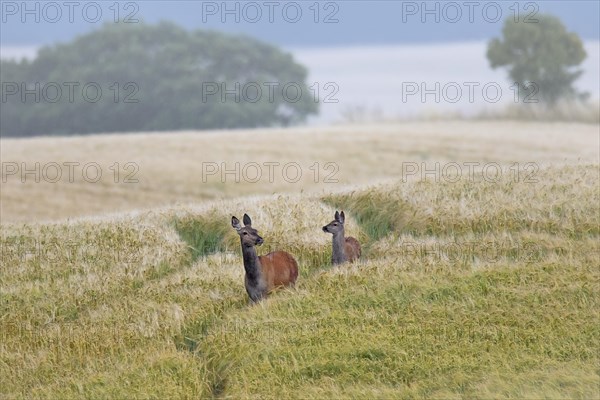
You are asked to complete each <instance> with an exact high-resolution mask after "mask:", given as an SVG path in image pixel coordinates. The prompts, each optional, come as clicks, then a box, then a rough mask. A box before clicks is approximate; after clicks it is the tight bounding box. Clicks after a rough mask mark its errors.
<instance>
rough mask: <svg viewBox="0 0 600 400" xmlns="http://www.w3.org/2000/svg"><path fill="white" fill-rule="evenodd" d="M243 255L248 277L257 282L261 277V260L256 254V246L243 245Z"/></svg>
mask: <svg viewBox="0 0 600 400" xmlns="http://www.w3.org/2000/svg"><path fill="white" fill-rule="evenodd" d="M242 256H243V257H244V270H246V277H247V278H248V280H249V281H251V282H257V281H258V279H259V278H260V274H261V272H260V261H259V260H258V256H257V255H256V248H255V247H254V246H252V247H246V246H244V245H242Z"/></svg>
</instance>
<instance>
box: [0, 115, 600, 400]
mask: <svg viewBox="0 0 600 400" xmlns="http://www.w3.org/2000/svg"><path fill="white" fill-rule="evenodd" d="M598 140H599V137H598V126H597V125H586V124H548V123H524V122H489V121H488V122H461V121H456V122H441V121H440V122H414V123H404V124H382V125H357V126H337V127H328V128H295V129H285V130H284V129H272V130H256V131H230V132H208V133H200V132H196V133H195V132H182V133H176V132H173V133H162V134H158V133H156V134H154V133H148V134H139V135H133V134H132V135H125V136H116V135H106V136H94V137H88V138H79V137H70V138H61V139H58V140H57V139H55V138H53V139H44V138H36V139H27V140H12V139H11V140H5V139H2V141H1V144H2V146H1V156H2V162H3V170H2V172H3V175H2V179H3V180H2V191H1V193H0V200H1V217H2V223H1V225H0V227H1V233H0V244H1V246H2V247H1V251H2V257H1V264H0V398H3V399H26V398H27V399H29V398H47V399H75V398H94V399H105V398H140V399H146V398H152V399H163V398H194V399H196V398H224V399H226V398H235V399H237V398H273V399H275V398H277V399H279V398H315V399H322V398H381V399H388V398H417V397H426V398H440V399H441V398H443V399H449V398H465V397H467V398H481V399H488V398H519V399H521V398H530V399H534V398H535V399H538V398H578V399H592V398H599V397H600V389H599V387H600V367H599V361H600V360H599V350H600V315H599V313H598V310H600V294H599V293H600V270H599V259H600V241H599V238H600V172H599V167H600V162H599V160H598ZM36 162H39V163H40V173H39V175H40V179H39V183H38V182H35V178H36V176H35V168H34V167H31V166H32V165H34V164H35V163H36ZM65 162H68V163H79V165H75V164H68V165H72V166H74V167H76V168H75V173H74V174H73V179H72V182H71V181H70V180H69V176H67V174H65V173H63V174H62V176H61V179H59V180H57V181H56V182H50V181H52V180H54V178H55V174H54V173H53V171H52V166H53V165H54V164H51V163H56V164H59V165H62V164H63V163H65ZM91 162H95V163H97V164H98V166H100V168H101V170H102V172H103V175H102V177H101V178H99V179H98V181H96V182H90V181H93V179H91V178H92V176H90V175H82V174H81V167H82V166H83V165H84V164H86V163H91ZM222 162H224V163H228V165H226V167H227V168H232V169H234V168H235V167H232V165H235V163H240V171H242V170H243V168H244V166H247V165H248V164H249V163H257V164H259V165H263V163H269V162H279V163H281V165H283V164H285V163H297V164H298V165H299V166H300V170H301V171H302V176H301V177H300V178H298V180H297V181H296V182H292V181H293V180H294V179H296V175H294V176H293V178H294V179H291V177H290V176H288V175H281V169H279V170H275V171H276V172H275V176H274V177H273V179H272V182H271V179H270V177H269V176H268V174H263V176H261V179H259V180H254V179H248V178H249V176H245V177H244V176H241V179H240V181H239V182H235V173H233V174H230V175H226V176H225V179H222V176H221V175H220V173H215V174H213V173H212V170H210V172H211V174H208V172H209V170H207V168H212V167H214V165H215V164H210V165H209V164H204V166H203V164H202V163H216V164H217V165H219V167H220V164H221V163H222ZM7 163H10V164H7ZM114 163H119V167H118V168H116V167H115V168H113V169H110V167H111V166H113V165H114ZM126 163H133V164H130V166H132V165H133V169H131V170H127V169H125V168H124V165H125V164H126ZM315 163H318V165H319V166H318V168H317V167H315V168H312V169H311V167H313V166H314V165H315ZM327 163H332V164H329V165H328V166H329V169H327V168H325V164H327ZM423 163H425V164H423ZM436 163H439V164H437V165H439V167H437V166H436ZM469 163H470V164H469ZM15 164H16V165H17V166H18V167H19V168H20V167H21V166H22V164H25V166H27V168H29V169H33V170H34V172H32V173H30V174H25V175H24V176H22V175H21V171H18V170H17V171H16V172H15V171H14V170H13V167H14V165H15ZM5 165H6V166H7V167H6V168H5ZM49 165H50V166H49ZM332 165H333V167H331V166H332ZM456 165H458V166H459V167H458V168H457V167H456ZM465 165H472V166H473V170H472V171H471V172H472V173H469V174H466V173H464V171H465V169H464V168H465V167H464V166H465ZM490 165H492V166H493V168H492V170H493V171H492V172H490V169H489V168H488V166H490ZM44 166H46V170H45V171H42V170H43V168H44ZM450 166H451V167H450ZM496 166H499V167H500V170H499V171H500V173H497V171H498V169H497V168H496ZM78 168H79V169H78ZM415 168H416V170H415ZM115 170H117V171H119V173H118V174H117V175H118V176H117V178H118V179H114V178H115V172H114V171H115ZM315 170H318V171H319V176H318V179H315V175H314V174H315ZM78 171H79V172H78ZM132 171H135V173H134V175H133V176H130V178H131V179H137V180H138V182H128V183H126V182H124V180H125V175H127V174H130V173H132ZM263 171H266V169H265V170H263ZM277 171H279V175H278V172H277ZM332 171H335V174H334V175H333V176H332V177H331V176H330V177H331V179H334V180H336V182H328V181H327V182H326V181H325V180H326V179H325V177H326V176H327V174H331V173H332ZM427 171H433V172H429V173H425V172H427ZM494 171H496V172H494ZM63 172H64V170H63ZM89 172H90V173H91V171H89ZM246 172H249V170H247V171H246ZM51 173H52V174H51ZM44 174H51V175H44ZM240 174H241V172H240ZM490 174H491V175H490ZM204 175H206V179H205V181H204V179H203V177H204ZM94 177H95V176H94ZM23 178H24V179H23ZM32 179H33V181H32ZM232 179H233V180H232ZM339 209H343V210H345V214H346V220H347V222H346V233H347V234H348V235H352V236H354V237H356V238H358V239H359V240H360V241H361V243H362V245H363V257H362V258H361V260H360V262H358V263H355V264H344V265H341V266H337V267H331V266H330V265H329V264H330V257H331V237H330V236H329V235H327V234H325V233H323V232H322V231H321V226H323V225H324V224H326V223H328V222H329V221H331V219H332V217H333V214H334V212H335V210H339ZM244 213H248V214H249V215H250V216H251V217H252V220H253V227H255V228H256V229H258V231H259V233H260V234H261V236H262V237H263V238H264V239H265V244H264V245H263V246H262V247H259V248H258V252H259V254H265V253H267V252H268V251H271V250H275V249H278V250H286V251H288V252H290V253H292V254H294V256H295V257H296V258H297V260H298V261H299V266H300V276H299V278H298V282H297V285H296V287H295V288H293V289H284V290H280V291H278V292H277V293H274V294H273V295H271V296H270V297H269V298H268V299H267V300H265V301H262V302H260V303H258V304H256V305H250V304H249V303H248V298H247V295H246V292H245V289H244V283H243V281H244V270H243V262H242V258H241V251H240V245H239V238H238V236H237V234H236V232H235V231H234V230H233V229H232V227H231V225H230V218H231V215H236V216H237V217H238V218H239V217H241V216H242V215H243V214H244Z"/></svg>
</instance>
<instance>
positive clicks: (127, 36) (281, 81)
mask: <svg viewBox="0 0 600 400" xmlns="http://www.w3.org/2000/svg"><path fill="white" fill-rule="evenodd" d="M1 75H2V76H1V81H2V111H1V123H0V134H1V135H2V136H32V135H53V134H54V135H57V134H58V135H60V134H73V133H76V134H86V133H96V132H118V131H122V132H126V131H127V132H129V131H145V130H179V129H225V128H241V127H259V126H273V125H288V124H293V123H298V122H301V121H303V120H305V119H306V117H307V116H308V115H309V114H312V113H316V112H317V111H318V99H315V97H314V96H313V92H312V91H311V90H309V88H308V87H307V84H306V82H305V80H306V78H307V70H306V68H305V67H303V66H302V65H300V64H298V63H296V62H295V60H294V59H293V57H292V56H291V54H288V53H285V52H283V51H281V50H280V49H278V48H276V47H274V46H271V45H269V44H266V43H263V42H260V41H258V40H255V39H252V38H249V37H245V36H230V35H226V34H222V33H218V32H213V31H205V30H198V31H187V30H184V29H182V28H180V27H178V26H176V25H174V24H172V23H165V22H163V23H160V24H157V25H150V24H146V23H140V24H107V25H105V26H103V27H102V28H100V29H98V30H96V31H94V32H91V33H89V34H86V35H83V36H80V37H78V38H76V39H75V40H74V41H72V42H70V43H65V44H57V45H53V46H48V47H44V48H42V49H40V51H39V53H38V56H37V57H36V58H35V59H34V60H32V61H28V60H21V61H2V63H1Z"/></svg>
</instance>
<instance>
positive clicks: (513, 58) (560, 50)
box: [487, 14, 586, 105]
mask: <svg viewBox="0 0 600 400" xmlns="http://www.w3.org/2000/svg"><path fill="white" fill-rule="evenodd" d="M585 57H586V52H585V50H584V48H583V43H582V41H581V39H580V38H579V36H577V34H576V33H574V32H568V31H567V29H566V28H565V26H564V25H563V24H562V23H561V21H560V20H559V19H558V18H556V17H554V16H551V15H545V14H544V15H537V16H536V21H523V20H520V21H518V22H517V21H514V19H513V18H508V19H507V20H506V21H505V23H504V27H503V29H502V37H501V38H496V39H493V40H492V41H491V42H490V43H489V45H488V49H487V58H488V60H489V62H490V65H491V67H492V68H494V69H495V68H498V67H506V68H508V74H509V76H510V78H511V79H512V80H513V81H514V82H516V83H517V84H518V85H519V86H520V90H519V94H520V96H521V97H522V98H525V97H527V98H528V99H529V100H535V99H539V100H540V101H541V102H542V103H545V104H547V105H553V104H555V103H556V102H557V101H558V100H560V99H576V98H578V99H581V98H584V97H585V94H583V93H578V92H577V91H576V90H575V88H574V87H573V82H574V81H575V80H576V79H577V78H579V76H580V75H581V74H582V72H583V71H582V70H580V69H576V66H578V65H579V64H581V62H582V61H583V60H584V59H585ZM536 92H537V93H536Z"/></svg>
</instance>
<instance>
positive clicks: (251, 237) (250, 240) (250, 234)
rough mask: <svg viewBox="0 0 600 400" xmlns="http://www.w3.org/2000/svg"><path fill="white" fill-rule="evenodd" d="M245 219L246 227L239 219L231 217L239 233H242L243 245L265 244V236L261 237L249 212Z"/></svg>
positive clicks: (233, 225) (232, 224)
mask: <svg viewBox="0 0 600 400" xmlns="http://www.w3.org/2000/svg"><path fill="white" fill-rule="evenodd" d="M243 221H244V227H242V226H241V225H240V220H239V219H237V218H236V217H231V226H232V227H233V228H234V229H235V230H236V231H237V233H238V235H240V240H241V241H242V247H253V246H260V245H261V244H263V242H264V241H263V238H262V237H260V235H259V234H258V231H257V230H256V229H254V228H252V220H251V219H250V217H249V216H248V214H244V219H243Z"/></svg>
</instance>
